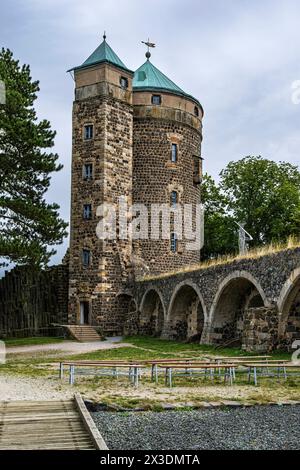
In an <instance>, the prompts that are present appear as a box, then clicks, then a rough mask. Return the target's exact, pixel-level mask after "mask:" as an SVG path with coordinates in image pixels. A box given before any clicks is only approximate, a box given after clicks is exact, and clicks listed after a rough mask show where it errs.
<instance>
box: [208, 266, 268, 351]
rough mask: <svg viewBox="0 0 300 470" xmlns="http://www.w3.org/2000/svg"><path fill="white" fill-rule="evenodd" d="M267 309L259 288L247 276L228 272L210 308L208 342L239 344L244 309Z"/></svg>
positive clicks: (258, 285)
mask: <svg viewBox="0 0 300 470" xmlns="http://www.w3.org/2000/svg"><path fill="white" fill-rule="evenodd" d="M268 306H270V303H269V301H268V300H267V297H266V295H265V293H264V291H263V289H262V287H261V285H260V284H259V282H258V281H257V280H256V279H255V278H254V277H253V276H252V275H251V274H250V273H248V272H247V271H235V272H233V273H231V274H230V275H229V276H227V277H226V278H225V279H223V281H222V282H221V283H220V285H219V287H218V290H217V293H216V295H215V298H214V301H213V303H212V306H211V309H210V316H209V317H210V334H209V340H210V342H212V343H220V344H226V343H230V342H232V343H236V344H241V342H242V334H243V329H244V313H245V310H246V309H253V308H256V309H257V308H264V307H268Z"/></svg>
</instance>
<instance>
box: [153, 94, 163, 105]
mask: <svg viewBox="0 0 300 470" xmlns="http://www.w3.org/2000/svg"><path fill="white" fill-rule="evenodd" d="M151 103H152V104H161V96H160V95H152V98H151Z"/></svg>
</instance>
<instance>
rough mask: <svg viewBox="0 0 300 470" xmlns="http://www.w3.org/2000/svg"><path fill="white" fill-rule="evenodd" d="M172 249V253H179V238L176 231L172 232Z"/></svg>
mask: <svg viewBox="0 0 300 470" xmlns="http://www.w3.org/2000/svg"><path fill="white" fill-rule="evenodd" d="M170 241H171V251H172V253H177V250H178V239H177V234H176V233H175V232H172V233H171V240H170Z"/></svg>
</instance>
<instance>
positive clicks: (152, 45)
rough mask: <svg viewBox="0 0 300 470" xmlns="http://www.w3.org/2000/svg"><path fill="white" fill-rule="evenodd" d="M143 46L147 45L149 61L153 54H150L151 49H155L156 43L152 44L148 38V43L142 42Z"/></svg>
mask: <svg viewBox="0 0 300 470" xmlns="http://www.w3.org/2000/svg"><path fill="white" fill-rule="evenodd" d="M141 42H142V43H143V44H145V45H146V46H147V52H146V57H147V60H149V59H150V57H151V53H150V50H149V49H150V47H155V44H154V42H150V39H149V38H148V41H141Z"/></svg>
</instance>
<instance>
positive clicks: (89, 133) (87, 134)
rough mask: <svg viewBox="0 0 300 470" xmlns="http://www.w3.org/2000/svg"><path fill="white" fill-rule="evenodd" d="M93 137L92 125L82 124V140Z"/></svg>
mask: <svg viewBox="0 0 300 470" xmlns="http://www.w3.org/2000/svg"><path fill="white" fill-rule="evenodd" d="M93 137H94V126H93V125H92V124H87V125H86V126H84V140H91V139H92V138H93Z"/></svg>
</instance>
